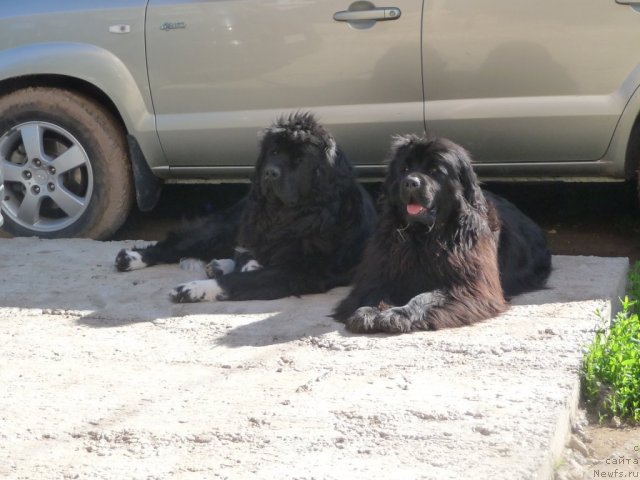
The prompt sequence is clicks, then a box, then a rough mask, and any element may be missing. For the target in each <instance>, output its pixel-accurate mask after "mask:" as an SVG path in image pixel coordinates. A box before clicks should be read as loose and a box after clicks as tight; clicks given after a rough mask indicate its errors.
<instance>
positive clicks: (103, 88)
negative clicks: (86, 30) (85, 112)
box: [0, 42, 166, 167]
mask: <svg viewBox="0 0 640 480" xmlns="http://www.w3.org/2000/svg"><path fill="white" fill-rule="evenodd" d="M37 86H42V87H59V88H63V89H67V90H72V91H75V92H79V93H82V94H84V95H87V96H89V97H91V98H92V99H93V100H95V101H97V102H99V103H100V104H101V105H103V106H104V107H105V108H106V109H107V110H109V111H110V112H111V113H112V114H113V115H114V117H115V118H116V119H117V120H118V121H119V122H121V124H122V125H123V126H124V128H125V131H126V133H128V134H130V135H133V136H134V137H135V138H136V140H137V141H138V143H139V145H140V148H141V150H142V152H143V153H144V155H145V158H146V159H147V160H148V161H149V164H150V166H151V167H154V166H162V165H166V161H165V158H164V153H163V151H162V148H161V146H160V141H159V139H158V136H157V132H156V124H155V115H154V112H153V106H152V102H151V93H150V91H149V83H148V78H147V76H146V70H145V75H144V78H134V75H133V74H132V72H131V71H130V70H129V69H128V68H127V66H126V65H125V63H124V62H123V61H122V60H121V59H119V58H118V57H117V56H116V55H115V54H113V53H112V52H110V51H108V50H106V49H104V48H101V47H99V46H96V45H90V44H84V43H72V42H58V43H40V44H38V43H36V44H29V45H23V46H20V47H16V48H13V49H9V50H5V51H2V52H0V91H6V92H9V91H12V90H15V89H19V88H26V87H37Z"/></svg>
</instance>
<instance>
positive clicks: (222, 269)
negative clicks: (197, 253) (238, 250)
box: [204, 258, 236, 278]
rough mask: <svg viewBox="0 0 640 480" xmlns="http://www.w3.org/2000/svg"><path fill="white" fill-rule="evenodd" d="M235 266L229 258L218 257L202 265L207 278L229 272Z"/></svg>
mask: <svg viewBox="0 0 640 480" xmlns="http://www.w3.org/2000/svg"><path fill="white" fill-rule="evenodd" d="M235 268H236V262H235V261H233V260H232V259H231V258H220V259H218V260H211V261H210V262H209V263H207V266H206V267H204V271H205V273H206V274H207V277H209V278H218V277H221V276H222V275H226V274H227V273H231V272H233V271H234V270H235Z"/></svg>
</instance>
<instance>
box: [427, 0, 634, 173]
mask: <svg viewBox="0 0 640 480" xmlns="http://www.w3.org/2000/svg"><path fill="white" fill-rule="evenodd" d="M423 35H424V36H423V47H424V50H423V60H424V89H425V98H426V102H425V118H426V123H427V128H428V129H429V130H432V131H434V132H436V133H438V134H440V135H444V136H449V137H451V138H452V139H453V140H455V141H457V142H460V143H462V144H463V145H464V146H466V147H467V148H468V149H470V150H471V151H472V153H473V154H474V157H475V160H476V161H477V162H479V163H487V164H498V165H499V164H501V165H502V167H500V168H497V167H496V168H493V169H489V170H487V169H482V168H480V169H479V170H480V171H481V172H485V171H486V172H491V173H493V174H498V175H503V174H504V175H509V174H510V172H515V171H516V170H513V169H512V168H511V167H506V166H505V164H509V163H510V164H518V163H529V164H531V163H535V162H573V161H593V160H597V159H599V158H601V157H602V156H603V154H604V153H605V151H606V149H607V146H608V144H609V141H610V140H611V137H612V134H613V131H614V129H615V127H616V123H617V121H618V119H619V117H620V115H621V113H622V110H623V109H624V106H625V103H626V101H627V100H628V99H629V97H630V95H631V94H632V93H633V91H634V90H635V88H636V86H637V84H638V81H639V74H638V60H639V59H640V53H639V49H638V48H637V46H638V45H640V16H639V14H638V12H637V11H635V10H634V9H633V8H631V7H629V6H623V5H619V4H617V3H616V2H615V1H614V0H563V1H561V2H558V1H555V0H540V1H536V2H517V1H513V0H482V1H477V0H460V1H455V2H452V1H449V0H429V1H427V2H426V3H425V11H424V28H423ZM515 168H517V166H516V167H515Z"/></svg>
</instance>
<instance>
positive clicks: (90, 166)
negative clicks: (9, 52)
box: [0, 87, 134, 239]
mask: <svg viewBox="0 0 640 480" xmlns="http://www.w3.org/2000/svg"><path fill="white" fill-rule="evenodd" d="M0 168H1V169H2V172H3V174H4V186H5V189H4V195H3V197H2V199H1V201H2V203H1V205H2V213H3V214H4V218H5V225H4V229H5V230H6V231H8V232H9V233H11V234H13V235H16V236H33V235H35V236H39V237H43V238H62V237H88V238H94V239H105V238H108V237H109V236H110V235H112V234H113V233H114V232H115V231H116V230H117V229H118V228H119V227H120V226H121V225H122V223H123V222H124V220H125V219H126V216H127V214H128V212H129V210H130V208H131V205H132V203H133V194H134V192H133V181H132V175H131V166H130V162H129V158H128V150H127V144H126V139H125V133H124V130H123V128H122V127H121V126H120V124H119V123H118V122H117V121H116V120H115V118H114V117H113V115H112V114H111V113H110V112H109V111H108V110H106V109H105V108H104V107H102V106H101V105H100V104H98V103H97V102H95V101H94V100H92V99H90V98H89V97H86V96H84V95H80V94H77V93H73V92H70V91H66V90H63V89H58V88H44V87H35V88H27V89H23V90H18V91H14V92H12V93H10V94H8V95H5V96H4V97H1V98H0Z"/></svg>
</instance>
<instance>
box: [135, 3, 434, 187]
mask: <svg viewBox="0 0 640 480" xmlns="http://www.w3.org/2000/svg"><path fill="white" fill-rule="evenodd" d="M383 7H387V8H386V9H385V8H383ZM376 8H377V9H378V10H375V9H376ZM421 8H422V4H421V2H420V1H415V0H389V1H388V3H381V4H375V5H374V4H373V3H371V2H368V1H356V2H354V3H351V2H350V1H349V0H209V1H206V0H200V1H198V0H150V2H149V4H148V8H147V20H146V25H147V27H146V38H147V55H148V70H149V78H150V85H151V92H152V97H153V105H154V109H155V113H156V117H157V129H158V135H159V137H160V140H161V143H162V147H163V149H164V151H165V154H166V157H167V158H168V159H169V163H170V165H171V166H172V171H173V172H174V173H176V174H180V173H181V172H182V173H185V174H188V175H200V174H215V175H218V176H220V175H224V173H225V172H228V173H229V174H230V175H231V174H235V173H237V171H238V168H237V167H238V166H245V167H246V166H251V165H253V163H254V162H255V159H256V153H257V148H256V146H257V132H258V131H259V130H260V129H262V128H264V127H265V126H267V125H269V124H270V123H271V122H272V121H273V120H274V119H275V118H276V117H277V116H279V115H282V114H287V113H289V112H292V111H296V110H310V111H313V112H316V113H317V115H318V117H319V119H320V121H322V122H323V123H324V124H325V125H326V126H327V127H328V128H329V129H330V130H331V131H332V132H333V133H334V135H335V136H336V139H337V140H338V143H339V144H341V145H342V147H343V148H344V149H345V150H346V151H347V153H348V155H349V156H350V157H351V158H352V160H354V161H357V162H359V163H362V164H378V165H379V164H380V163H381V162H382V160H383V156H384V154H385V151H386V149H387V147H388V144H389V136H390V135H391V134H394V133H398V132H407V131H422V130H423V129H424V116H423V101H424V98H423V94H422V81H421V64H420V63H421V58H420V48H421V45H420V21H421ZM339 12H342V13H339ZM336 14H338V15H337V18H338V20H336V19H334V15H336ZM385 16H386V17H387V19H385ZM368 17H376V18H377V20H366V18H368ZM341 18H342V19H343V20H344V21H340V19H341ZM349 19H352V20H351V21H347V20H349ZM211 167H214V168H213V169H212V168H211Z"/></svg>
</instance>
